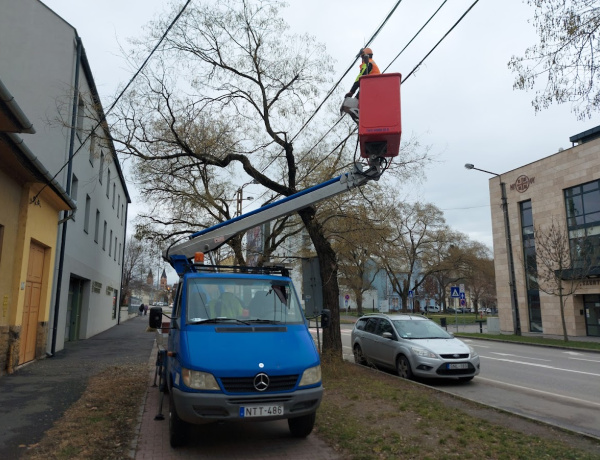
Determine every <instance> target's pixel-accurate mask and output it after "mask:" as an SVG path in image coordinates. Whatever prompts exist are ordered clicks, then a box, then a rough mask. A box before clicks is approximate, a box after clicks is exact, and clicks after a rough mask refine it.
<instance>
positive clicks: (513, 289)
mask: <svg viewBox="0 0 600 460" xmlns="http://www.w3.org/2000/svg"><path fill="white" fill-rule="evenodd" d="M465 168H467V169H475V170H476V171H481V172H484V173H487V174H491V175H492V176H498V177H499V178H500V192H501V195H502V212H503V214H504V233H505V234H506V249H507V251H508V268H509V270H508V274H509V277H510V304H511V307H512V316H513V326H514V333H515V335H521V320H520V318H519V303H518V300H517V283H516V280H515V263H514V258H513V250H512V240H511V237H510V222H509V220H508V200H507V198H506V184H505V183H504V182H502V176H501V175H500V174H496V173H494V172H491V171H486V170H485V169H479V168H476V167H475V166H474V165H472V164H470V163H467V164H466V165H465Z"/></svg>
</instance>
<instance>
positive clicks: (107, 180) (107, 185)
mask: <svg viewBox="0 0 600 460" xmlns="http://www.w3.org/2000/svg"><path fill="white" fill-rule="evenodd" d="M109 196H110V168H106V198H108V197H109Z"/></svg>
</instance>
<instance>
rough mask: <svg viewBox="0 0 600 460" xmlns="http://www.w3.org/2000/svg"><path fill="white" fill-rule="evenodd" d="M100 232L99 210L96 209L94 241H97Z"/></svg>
mask: <svg viewBox="0 0 600 460" xmlns="http://www.w3.org/2000/svg"><path fill="white" fill-rule="evenodd" d="M99 233H100V211H98V210H97V209H96V228H95V229H94V241H95V242H96V243H98V234H99Z"/></svg>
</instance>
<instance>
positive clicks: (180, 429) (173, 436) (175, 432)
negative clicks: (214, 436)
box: [169, 391, 189, 447]
mask: <svg viewBox="0 0 600 460" xmlns="http://www.w3.org/2000/svg"><path fill="white" fill-rule="evenodd" d="M188 431H189V425H188V423H187V422H185V421H183V420H181V419H180V418H179V415H177V409H176V408H175V401H174V400H173V392H172V391H171V392H170V393H169V442H170V443H171V447H181V446H184V445H185V444H187V441H188Z"/></svg>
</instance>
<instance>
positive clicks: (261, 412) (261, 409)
mask: <svg viewBox="0 0 600 460" xmlns="http://www.w3.org/2000/svg"><path fill="white" fill-rule="evenodd" d="M274 415H283V406H282V405H278V404H276V405H270V406H241V407H240V417H244V418H245V417H272V416H274Z"/></svg>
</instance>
